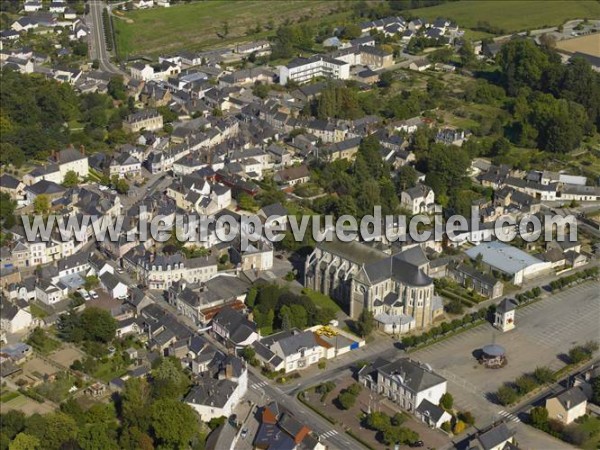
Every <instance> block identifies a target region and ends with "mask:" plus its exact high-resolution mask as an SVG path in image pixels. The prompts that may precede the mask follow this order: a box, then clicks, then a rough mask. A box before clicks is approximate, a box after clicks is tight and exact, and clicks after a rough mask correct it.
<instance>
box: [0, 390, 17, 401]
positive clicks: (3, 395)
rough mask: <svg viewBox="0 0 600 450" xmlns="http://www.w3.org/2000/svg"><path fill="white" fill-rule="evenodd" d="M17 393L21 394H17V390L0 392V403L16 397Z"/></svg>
mask: <svg viewBox="0 0 600 450" xmlns="http://www.w3.org/2000/svg"><path fill="white" fill-rule="evenodd" d="M19 395H21V394H19V393H18V392H10V391H2V393H1V394H0V403H6V402H10V401H11V400H14V399H15V398H17V397H18V396H19Z"/></svg>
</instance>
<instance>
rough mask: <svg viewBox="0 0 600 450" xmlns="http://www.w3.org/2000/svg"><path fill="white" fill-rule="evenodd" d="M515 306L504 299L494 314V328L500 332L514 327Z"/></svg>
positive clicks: (510, 301) (512, 302) (512, 301)
mask: <svg viewBox="0 0 600 450" xmlns="http://www.w3.org/2000/svg"><path fill="white" fill-rule="evenodd" d="M516 309H517V304H516V303H515V302H514V300H511V299H509V298H505V299H504V300H502V301H501V302H500V304H499V305H498V308H496V312H495V314H494V326H495V327H496V328H498V329H499V330H502V331H510V330H512V329H513V328H514V327H515V311H516Z"/></svg>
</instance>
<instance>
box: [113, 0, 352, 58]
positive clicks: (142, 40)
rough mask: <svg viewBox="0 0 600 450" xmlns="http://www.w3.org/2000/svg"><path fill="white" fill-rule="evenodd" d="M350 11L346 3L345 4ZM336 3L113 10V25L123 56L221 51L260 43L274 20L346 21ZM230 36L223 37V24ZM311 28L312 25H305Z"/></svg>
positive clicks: (218, 2) (314, 0)
mask: <svg viewBox="0 0 600 450" xmlns="http://www.w3.org/2000/svg"><path fill="white" fill-rule="evenodd" d="M346 6H347V7H348V8H349V7H350V6H349V4H348V5H346ZM338 8H339V3H338V2H331V1H327V0H311V1H268V0H259V1H254V0H252V1H243V2H239V1H229V0H213V1H208V2H197V3H190V4H181V5H174V6H172V7H170V8H153V9H148V10H135V11H126V12H121V11H115V15H116V17H114V20H113V23H114V25H115V31H116V35H117V48H118V51H119V54H120V56H121V57H128V56H132V55H145V54H152V55H154V54H160V53H164V52H168V51H169V50H175V49H179V50H181V49H187V50H199V49H203V48H204V49H206V48H211V47H222V46H226V45H228V44H233V43H237V42H242V41H252V40H257V39H264V38H265V37H266V36H267V35H268V34H270V33H271V34H272V33H273V32H274V31H271V30H268V29H267V28H266V26H267V24H268V23H269V21H271V20H272V23H273V24H274V27H275V28H276V27H277V26H279V25H280V24H281V23H283V22H285V21H286V20H287V19H289V20H291V21H292V22H298V19H299V18H301V17H303V16H309V17H310V19H311V20H318V21H319V22H320V23H323V22H324V21H329V20H330V19H331V20H334V19H335V20H336V21H337V22H338V23H339V22H340V21H341V22H343V21H344V19H345V15H346V13H345V12H342V11H337V10H338ZM225 21H226V22H227V25H228V28H229V29H228V33H227V36H225V37H220V36H219V34H222V33H223V29H224V22H225ZM308 23H310V22H308ZM257 24H258V25H260V26H261V28H262V30H261V32H258V33H252V34H249V35H247V32H248V30H249V29H252V28H255V27H256V26H257Z"/></svg>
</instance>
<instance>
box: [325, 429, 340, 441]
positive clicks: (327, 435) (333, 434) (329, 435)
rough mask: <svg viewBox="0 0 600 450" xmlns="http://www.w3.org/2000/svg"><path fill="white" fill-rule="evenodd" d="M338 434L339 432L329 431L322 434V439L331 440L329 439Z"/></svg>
mask: <svg viewBox="0 0 600 450" xmlns="http://www.w3.org/2000/svg"><path fill="white" fill-rule="evenodd" d="M336 434H338V432H337V430H329V431H326V432H325V433H321V438H323V439H329V438H331V437H333V436H335V435H336Z"/></svg>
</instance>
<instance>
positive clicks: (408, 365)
mask: <svg viewBox="0 0 600 450" xmlns="http://www.w3.org/2000/svg"><path fill="white" fill-rule="evenodd" d="M379 372H380V373H382V374H384V375H386V376H387V377H396V376H398V377H401V378H402V384H403V385H404V386H405V387H407V388H408V389H410V390H411V391H413V392H422V391H424V390H426V389H429V388H431V387H433V386H437V385H438V384H441V383H443V382H445V381H446V380H445V378H443V377H441V376H440V375H438V374H436V373H434V372H433V371H430V370H429V369H427V368H426V367H424V366H421V365H420V364H419V363H418V362H416V361H413V360H411V359H409V358H401V359H399V360H397V361H394V362H391V363H389V364H387V365H384V366H382V367H380V368H379Z"/></svg>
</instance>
